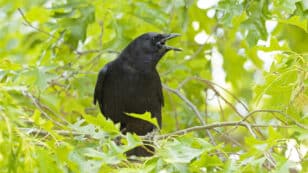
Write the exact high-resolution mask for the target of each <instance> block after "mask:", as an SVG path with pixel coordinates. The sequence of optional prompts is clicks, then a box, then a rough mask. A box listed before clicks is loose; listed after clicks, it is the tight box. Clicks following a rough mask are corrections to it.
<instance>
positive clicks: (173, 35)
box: [160, 33, 182, 51]
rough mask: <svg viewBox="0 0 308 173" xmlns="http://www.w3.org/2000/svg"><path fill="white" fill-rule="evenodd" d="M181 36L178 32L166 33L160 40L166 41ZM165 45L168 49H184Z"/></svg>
mask: <svg viewBox="0 0 308 173" xmlns="http://www.w3.org/2000/svg"><path fill="white" fill-rule="evenodd" d="M179 36H181V35H180V34H177V33H171V34H165V37H164V38H163V39H162V40H161V41H160V42H166V41H167V40H170V39H172V38H175V37H179ZM164 47H165V48H166V49H167V50H174V51H181V50H182V49H181V48H176V47H172V46H168V45H164Z"/></svg>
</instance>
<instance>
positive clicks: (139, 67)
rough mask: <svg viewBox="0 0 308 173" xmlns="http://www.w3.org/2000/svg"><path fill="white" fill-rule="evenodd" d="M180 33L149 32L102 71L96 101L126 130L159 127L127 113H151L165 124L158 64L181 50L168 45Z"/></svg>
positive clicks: (143, 132) (132, 130)
mask: <svg viewBox="0 0 308 173" xmlns="http://www.w3.org/2000/svg"><path fill="white" fill-rule="evenodd" d="M177 36H179V35H178V34H159V33H145V34H143V35H141V36H139V37H137V38H136V39H135V40H133V41H132V42H131V43H130V44H129V45H128V46H127V47H126V48H125V49H124V50H123V51H122V52H121V53H120V55H119V56H118V57H117V58H116V59H115V60H113V61H111V62H109V63H108V64H106V65H105V66H104V67H103V68H102V69H101V70H100V72H99V75H98V78H97V82H96V86H95V91H94V104H96V102H98V104H99V107H100V110H101V112H102V114H103V115H104V116H105V117H107V118H110V119H111V120H112V121H114V122H115V123H120V125H121V126H120V128H121V131H122V132H123V133H126V132H132V133H136V134H137V135H146V134H147V133H148V132H151V131H152V130H153V129H155V126H154V125H153V124H151V123H149V122H147V121H144V120H141V119H138V118H133V117H131V116H128V115H127V114H125V113H137V114H143V113H145V112H146V111H147V112H150V113H151V116H152V117H155V118H157V121H158V124H159V126H161V124H162V122H161V108H162V106H163V105H164V98H163V93H162V85H161V80H160V77H159V74H158V72H157V70H156V65H157V63H158V62H159V60H160V59H161V58H162V57H163V56H164V55H165V53H167V52H168V51H169V50H176V51H177V50H180V49H178V48H174V47H170V46H167V45H166V44H165V42H166V41H167V40H169V39H171V38H174V37H177ZM131 154H135V155H148V154H140V153H139V154H138V153H131Z"/></svg>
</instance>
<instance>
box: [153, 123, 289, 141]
mask: <svg viewBox="0 0 308 173" xmlns="http://www.w3.org/2000/svg"><path fill="white" fill-rule="evenodd" d="M226 126H243V127H246V128H250V130H249V132H250V133H251V132H252V130H251V127H270V126H271V127H275V128H291V127H293V126H281V125H263V124H248V123H247V122H241V121H232V122H221V123H214V124H209V125H204V126H194V127H190V128H187V129H182V130H179V131H175V132H171V133H168V134H164V135H161V136H159V138H158V139H162V138H167V137H170V136H178V135H183V134H186V133H189V132H193V131H200V130H206V129H214V128H218V127H226ZM251 134H252V135H253V134H254V133H251ZM254 135H255V134H254Z"/></svg>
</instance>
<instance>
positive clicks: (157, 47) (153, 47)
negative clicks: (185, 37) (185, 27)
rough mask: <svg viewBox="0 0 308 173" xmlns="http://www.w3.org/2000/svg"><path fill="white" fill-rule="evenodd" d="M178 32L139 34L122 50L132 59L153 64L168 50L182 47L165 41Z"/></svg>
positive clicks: (176, 35) (176, 49)
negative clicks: (173, 45) (170, 44)
mask: <svg viewBox="0 0 308 173" xmlns="http://www.w3.org/2000/svg"><path fill="white" fill-rule="evenodd" d="M178 36H180V34H175V33H171V34H161V33H155V32H149V33H145V34H142V35H140V36H139V37H137V38H136V39H135V40H133V41H132V42H131V43H130V44H129V45H128V46H127V48H126V49H125V51H123V53H124V52H125V53H128V54H129V55H130V57H133V59H134V61H135V62H136V61H138V62H144V63H146V64H150V65H154V66H156V64H157V63H158V61H159V60H160V59H161V58H162V57H163V56H164V55H165V53H167V52H168V51H170V50H174V51H181V50H182V49H180V48H176V47H172V46H168V45H167V44H166V42H167V41H168V40H170V39H172V38H175V37H178Z"/></svg>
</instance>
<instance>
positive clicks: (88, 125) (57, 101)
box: [0, 0, 308, 172]
mask: <svg viewBox="0 0 308 173" xmlns="http://www.w3.org/2000/svg"><path fill="white" fill-rule="evenodd" d="M202 2H205V3H202ZM213 2H214V1H205V0H199V1H193V0H173V1H168V0H160V1H149V0H142V1H134V0H130V1H126V0H113V1H109V0H104V1H98V0H96V1H90V0H85V1H82V0H67V1H54V0H33V1H21V0H16V1H6V0H0V24H1V28H0V38H1V42H0V98H1V99H0V172H159V171H161V172H268V171H269V170H271V171H273V172H289V170H292V171H299V172H300V171H301V172H307V171H308V160H307V157H308V156H307V148H308V136H307V131H308V126H307V124H308V54H307V53H308V47H307V45H308V20H307V19H308V3H307V1H306V0H274V1H268V0H258V1H253V0H220V1H219V2H217V3H213ZM210 4H211V5H210ZM149 31H155V32H164V33H180V34H181V35H182V36H181V38H179V39H178V40H173V41H170V42H169V43H168V44H170V45H173V46H176V47H181V48H182V49H183V51H182V52H170V53H168V54H167V55H166V56H165V57H164V58H163V59H162V60H161V62H160V63H159V65H158V71H159V72H160V74H161V78H162V82H163V83H164V89H165V90H164V98H165V107H164V108H163V127H162V129H161V135H158V136H157V137H155V138H154V144H153V145H154V147H155V148H156V153H155V154H154V156H153V157H150V158H133V160H135V161H131V159H132V158H130V159H128V158H127V157H126V156H125V154H124V153H125V152H126V151H128V150H130V149H132V148H134V147H135V146H138V145H141V144H142V137H139V136H137V135H135V134H127V135H123V134H121V133H120V132H119V125H118V124H116V125H115V124H113V123H112V122H111V121H110V120H106V119H105V118H104V117H103V116H101V115H100V113H99V109H98V107H96V106H94V105H93V103H92V102H93V101H92V99H93V98H92V97H93V90H94V84H95V81H96V77H97V72H98V71H99V69H100V68H101V67H102V66H103V65H104V64H106V63H107V62H108V61H110V60H112V59H114V58H115V57H116V56H117V54H118V52H120V51H121V49H123V48H124V47H125V45H127V43H129V42H130V41H131V40H132V39H134V38H135V37H136V36H138V35H140V34H142V33H144V32H149ZM132 99H133V98H132ZM134 116H137V115H134ZM147 119H150V117H149V116H147ZM151 121H152V122H153V120H151ZM185 128H188V129H186V130H180V129H185ZM119 143H121V145H119Z"/></svg>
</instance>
